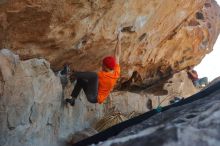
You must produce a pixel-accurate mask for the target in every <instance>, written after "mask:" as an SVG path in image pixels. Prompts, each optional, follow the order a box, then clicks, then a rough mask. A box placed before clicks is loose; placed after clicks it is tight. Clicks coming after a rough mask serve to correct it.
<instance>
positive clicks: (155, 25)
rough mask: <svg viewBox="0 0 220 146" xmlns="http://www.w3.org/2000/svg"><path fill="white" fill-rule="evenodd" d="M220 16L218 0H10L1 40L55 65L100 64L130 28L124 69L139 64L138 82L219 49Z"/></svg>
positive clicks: (0, 18) (4, 7)
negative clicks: (215, 45)
mask: <svg viewBox="0 0 220 146" xmlns="http://www.w3.org/2000/svg"><path fill="white" fill-rule="evenodd" d="M219 16H220V11H219V7H218V5H217V3H216V2H215V1H214V0H187V1H186V0H180V1H176V0H166V1H162V0H160V1H155V0H147V1H146V0H138V1H133V0H128V1H127V0H121V1H113V0H89V1H87V0H71V1H68V0H53V1H51V0H3V1H1V2H0V48H3V47H6V48H12V49H13V50H14V51H16V52H17V53H18V54H19V55H21V58H22V59H28V58H34V57H43V58H46V59H47V60H48V61H49V62H50V63H51V65H52V68H53V69H60V68H61V66H62V65H63V64H65V63H70V64H71V67H72V68H74V69H76V70H81V71H83V70H97V69H98V67H99V65H100V61H99V60H101V58H102V57H103V56H105V55H107V54H110V53H112V52H113V49H114V45H115V43H116V41H115V39H116V33H117V31H118V29H119V28H123V32H124V34H125V37H124V38H123V40H122V42H123V43H122V45H123V47H122V51H123V54H122V58H121V63H122V68H123V70H122V71H123V72H122V77H123V78H124V80H127V79H128V78H130V77H131V76H132V74H133V72H135V71H136V72H137V73H138V76H137V78H136V81H135V82H136V83H138V84H139V85H140V84H141V83H145V84H149V83H151V82H154V81H155V80H158V79H159V78H160V77H161V76H165V75H167V74H169V72H170V71H171V70H181V69H183V68H185V67H186V66H188V65H195V64H198V63H199V62H200V61H201V59H202V58H203V57H204V55H205V54H207V53H209V52H210V51H212V47H213V45H214V42H215V40H216V38H217V36H218V34H219V29H220V25H219V24H220V23H219V20H220V19H219ZM124 80H123V79H122V81H124Z"/></svg>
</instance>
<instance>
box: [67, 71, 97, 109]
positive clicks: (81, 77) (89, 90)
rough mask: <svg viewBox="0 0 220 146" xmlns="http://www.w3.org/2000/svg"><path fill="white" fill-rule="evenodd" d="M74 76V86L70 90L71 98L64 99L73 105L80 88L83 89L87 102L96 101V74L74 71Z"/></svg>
mask: <svg viewBox="0 0 220 146" xmlns="http://www.w3.org/2000/svg"><path fill="white" fill-rule="evenodd" d="M74 76H75V78H76V80H77V82H76V86H75V87H74V89H73V91H72V94H71V96H72V99H66V101H67V102H69V103H72V104H71V105H74V103H75V99H76V98H77V96H78V95H79V93H80V91H81V89H83V90H84V92H85V94H86V97H87V99H88V101H89V102H91V103H97V95H98V76H97V73H95V72H76V73H74Z"/></svg>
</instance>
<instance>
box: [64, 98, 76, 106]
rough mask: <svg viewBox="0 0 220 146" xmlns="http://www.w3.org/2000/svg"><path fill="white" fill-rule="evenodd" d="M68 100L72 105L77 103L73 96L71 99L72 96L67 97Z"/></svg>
mask: <svg viewBox="0 0 220 146" xmlns="http://www.w3.org/2000/svg"><path fill="white" fill-rule="evenodd" d="M66 102H67V103H70V105H72V106H74V105H75V99H74V98H71V99H70V98H67V99H66Z"/></svg>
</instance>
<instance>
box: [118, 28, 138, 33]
mask: <svg viewBox="0 0 220 146" xmlns="http://www.w3.org/2000/svg"><path fill="white" fill-rule="evenodd" d="M121 32H128V33H134V32H135V29H134V27H133V26H126V27H123V28H122V30H121Z"/></svg>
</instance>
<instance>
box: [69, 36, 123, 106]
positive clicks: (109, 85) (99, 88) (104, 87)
mask: <svg viewBox="0 0 220 146" xmlns="http://www.w3.org/2000/svg"><path fill="white" fill-rule="evenodd" d="M121 37H122V34H121V32H120V33H119V34H118V36H117V43H116V47H115V53H114V56H107V57H105V58H104V59H103V60H102V70H101V71H99V72H98V73H96V72H73V74H72V75H71V77H70V78H71V79H73V78H74V79H75V80H76V85H75V87H74V89H73V91H72V94H71V98H67V99H66V102H67V103H70V105H72V106H74V105H75V100H76V98H77V96H78V95H79V93H80V91H81V89H83V90H84V93H85V95H86V97H87V99H88V101H89V102H91V103H99V104H101V103H103V102H104V101H105V99H106V98H107V97H108V95H109V93H110V92H111V91H112V90H113V88H114V86H115V84H116V81H117V79H118V78H119V76H120V66H119V58H120V55H121Z"/></svg>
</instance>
